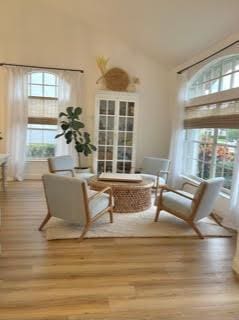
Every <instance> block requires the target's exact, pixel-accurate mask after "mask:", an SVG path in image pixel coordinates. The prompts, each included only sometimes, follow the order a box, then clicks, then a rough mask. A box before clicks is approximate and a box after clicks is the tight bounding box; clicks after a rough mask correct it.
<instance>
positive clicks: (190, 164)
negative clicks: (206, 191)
mask: <svg viewBox="0 0 239 320" xmlns="http://www.w3.org/2000/svg"><path fill="white" fill-rule="evenodd" d="M187 97H188V105H187V107H186V108H185V121H184V126H185V129H186V130H185V152H184V175H186V176H189V177H191V178H196V179H198V180H201V179H209V178H213V177H218V176H223V177H224V178H225V184H224V190H225V191H227V192H229V191H230V188H231V183H232V174H233V166H234V160H235V151H236V146H237V141H238V140H239V102H238V100H239V55H230V56H225V57H222V58H220V59H216V60H214V61H212V62H210V63H209V64H208V65H206V66H204V67H203V68H202V69H200V70H199V71H198V72H197V73H196V74H195V75H194V76H193V77H192V78H191V80H190V81H189V83H188V91H187Z"/></svg>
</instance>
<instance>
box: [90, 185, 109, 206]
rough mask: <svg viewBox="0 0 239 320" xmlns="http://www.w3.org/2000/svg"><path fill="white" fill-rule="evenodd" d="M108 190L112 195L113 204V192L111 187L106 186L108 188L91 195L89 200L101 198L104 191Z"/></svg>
mask: <svg viewBox="0 0 239 320" xmlns="http://www.w3.org/2000/svg"><path fill="white" fill-rule="evenodd" d="M107 191H108V193H109V195H110V204H112V198H113V192H112V189H111V187H106V188H104V189H102V190H101V191H99V192H97V193H96V194H94V195H93V196H91V197H89V198H88V201H92V200H95V199H97V198H99V197H100V196H101V195H102V194H103V193H105V192H107Z"/></svg>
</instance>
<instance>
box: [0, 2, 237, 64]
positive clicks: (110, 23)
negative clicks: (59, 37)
mask: <svg viewBox="0 0 239 320" xmlns="http://www.w3.org/2000/svg"><path fill="white" fill-rule="evenodd" d="M1 1H2V0H1ZM3 1H5V0H3ZM15 2H16V3H18V5H21V6H24V5H27V6H28V9H29V6H33V7H34V9H36V7H37V6H41V9H42V6H44V8H45V10H47V11H48V12H49V11H52V12H53V13H54V14H56V13H59V14H61V15H63V16H64V19H65V23H66V24H67V23H68V21H71V22H72V21H74V23H76V24H77V23H79V24H80V23H84V24H87V25H89V26H91V27H92V28H95V29H97V30H98V31H101V32H102V33H104V34H109V35H110V36H114V37H116V38H119V39H120V40H122V41H125V42H127V43H128V44H130V45H131V46H133V47H134V48H136V49H139V50H142V52H144V53H145V54H147V55H150V56H152V57H154V58H156V59H157V60H158V61H160V62H161V63H164V64H166V65H168V66H171V67H173V66H176V65H178V64H180V63H183V62H185V61H187V60H188V59H190V58H192V57H193V56H194V55H196V54H198V53H200V52H201V51H203V50H205V49H207V48H209V47H210V46H212V45H213V44H215V43H217V42H218V41H221V40H223V39H224V38H225V37H227V36H229V35H231V34H233V33H236V32H238V31H239V0H38V1H35V0H31V1H26V0H15ZM6 3H8V2H7V1H6V2H5V4H6ZM43 19H44V17H43Z"/></svg>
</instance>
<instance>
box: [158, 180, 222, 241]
mask: <svg viewBox="0 0 239 320" xmlns="http://www.w3.org/2000/svg"><path fill="white" fill-rule="evenodd" d="M223 183H224V178H213V179H209V180H207V181H203V182H201V183H200V185H199V186H198V187H197V191H196V192H195V194H194V195H192V194H190V193H188V192H186V191H183V190H174V189H171V188H169V187H167V186H163V187H162V188H161V191H160V195H159V198H158V200H157V211H156V215H155V222H157V221H158V218H159V214H160V211H161V210H164V211H167V212H169V213H171V214H173V215H175V216H176V217H178V218H180V219H182V220H184V221H186V222H187V223H188V224H189V225H190V226H191V227H192V228H193V229H194V230H195V232H196V233H197V235H198V236H199V237H200V238H201V239H203V238H204V237H203V235H202V233H201V232H200V230H199V229H198V227H197V226H196V223H197V221H199V220H201V219H203V218H205V217H208V216H209V215H211V216H212V217H213V219H214V220H215V221H216V222H217V223H218V219H217V218H216V216H215V215H214V214H213V208H214V205H215V202H216V199H217V197H218V195H219V192H220V190H221V188H222V186H223ZM187 184H191V183H188V182H186V183H184V184H183V187H184V186H185V185H187ZM191 185H192V184H191ZM193 186H195V185H193Z"/></svg>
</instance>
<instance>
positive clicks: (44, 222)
mask: <svg viewBox="0 0 239 320" xmlns="http://www.w3.org/2000/svg"><path fill="white" fill-rule="evenodd" d="M50 218H51V215H50V212H48V213H47V215H46V217H45V219H44V220H43V221H42V223H41V225H40V227H39V229H38V230H39V231H42V229H43V227H44V225H45V224H46V223H47V222H48V221H49V219H50Z"/></svg>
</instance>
